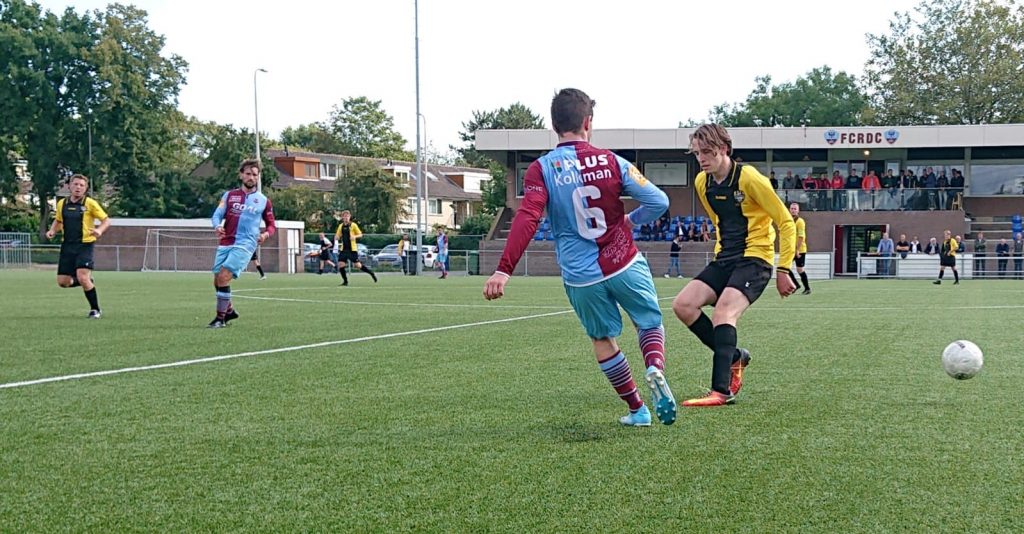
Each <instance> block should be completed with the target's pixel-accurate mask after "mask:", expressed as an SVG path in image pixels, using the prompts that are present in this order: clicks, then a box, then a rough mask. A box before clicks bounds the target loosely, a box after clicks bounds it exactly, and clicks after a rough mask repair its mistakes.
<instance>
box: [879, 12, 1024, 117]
mask: <svg viewBox="0 0 1024 534" xmlns="http://www.w3.org/2000/svg"><path fill="white" fill-rule="evenodd" d="M916 12H917V16H912V15H911V14H910V13H896V15H895V18H894V19H893V20H892V21H890V23H889V31H888V32H885V33H882V34H878V35H873V34H872V35H869V39H868V43H869V45H870V46H871V60H870V61H869V62H868V64H867V68H866V71H867V80H868V83H869V84H870V85H871V86H872V88H873V89H874V94H873V103H874V106H875V107H876V108H877V112H878V118H879V120H880V121H881V122H883V123H888V124H911V125H914V124H985V123H989V124H992V123H1011V122H1024V71H1022V70H1021V65H1022V64H1024V7H1021V6H1019V5H1017V3H1016V2H995V1H989V0H924V1H922V2H921V4H920V5H919V6H918V7H917V8H916Z"/></svg>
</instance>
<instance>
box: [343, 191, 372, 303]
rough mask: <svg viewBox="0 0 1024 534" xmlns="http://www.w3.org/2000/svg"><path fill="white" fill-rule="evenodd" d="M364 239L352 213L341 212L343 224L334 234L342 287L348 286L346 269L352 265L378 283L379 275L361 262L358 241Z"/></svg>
mask: <svg viewBox="0 0 1024 534" xmlns="http://www.w3.org/2000/svg"><path fill="white" fill-rule="evenodd" d="M360 237H363V231H362V230H360V229H359V225H358V224H356V223H355V222H353V221H352V212H350V211H348V210H345V211H343V212H341V224H339V225H338V229H337V230H336V231H335V232H334V251H335V252H336V253H337V255H338V272H339V273H341V280H342V282H341V285H343V286H347V285H348V273H347V272H345V267H346V266H347V265H348V264H349V263H352V265H353V266H354V267H356V268H358V269H359V270H360V271H363V272H364V273H366V274H368V275H370V277H372V278H373V281H374V282H376V281H377V275H376V274H373V271H371V270H370V268H369V267H367V266H365V265H363V264H362V262H360V261H359V249H358V248H357V247H356V240H357V239H359V238H360Z"/></svg>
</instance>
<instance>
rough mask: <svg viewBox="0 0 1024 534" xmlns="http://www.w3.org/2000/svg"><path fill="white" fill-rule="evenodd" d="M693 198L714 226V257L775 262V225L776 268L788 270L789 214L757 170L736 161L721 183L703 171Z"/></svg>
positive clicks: (790, 258)
mask: <svg viewBox="0 0 1024 534" xmlns="http://www.w3.org/2000/svg"><path fill="white" fill-rule="evenodd" d="M694 188H695V189H696V191H697V198H699V199H700V203H701V204H702V205H703V206H704V210H705V211H707V212H708V214H709V215H710V216H711V220H712V221H713V222H714V223H715V227H716V228H717V229H718V238H717V243H715V259H716V260H720V261H725V260H735V259H739V258H743V257H747V258H760V259H762V260H764V261H766V262H767V263H768V264H773V263H774V261H775V228H773V227H772V222H773V221H774V222H775V226H778V228H779V267H778V269H779V270H781V271H785V272H789V266H790V265H792V264H793V260H794V258H795V257H796V254H795V251H794V249H795V247H796V230H795V227H794V225H793V216H792V215H790V214H789V210H787V209H786V206H785V205H783V204H782V201H781V200H779V197H778V196H777V195H776V194H775V190H774V189H772V185H771V183H770V182H769V181H768V178H765V176H764V175H763V174H761V173H760V172H758V171H757V169H755V168H753V167H751V166H749V165H742V164H739V163H736V162H733V164H732V170H731V171H730V172H729V176H726V177H724V179H723V180H722V181H721V182H716V181H715V180H709V179H708V174H707V173H706V172H703V171H702V172H701V173H699V174H698V175H697V179H696V180H695V181H694Z"/></svg>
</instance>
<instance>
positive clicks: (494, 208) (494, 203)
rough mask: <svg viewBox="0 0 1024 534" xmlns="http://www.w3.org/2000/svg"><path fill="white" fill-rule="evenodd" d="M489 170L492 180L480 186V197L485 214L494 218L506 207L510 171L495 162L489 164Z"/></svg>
mask: <svg viewBox="0 0 1024 534" xmlns="http://www.w3.org/2000/svg"><path fill="white" fill-rule="evenodd" d="M487 170H488V172H490V173H491V179H490V180H488V181H486V182H483V183H481V184H480V196H481V198H482V200H483V208H482V209H483V212H484V213H486V214H487V215H490V216H494V215H497V214H498V212H499V211H501V210H502V208H504V207H505V203H506V202H505V198H506V197H507V196H508V180H507V179H506V178H505V176H506V173H507V172H508V171H507V170H505V167H504V166H503V165H501V164H499V163H497V162H495V161H494V160H491V161H490V162H489V163H488V166H487ZM463 226H465V225H463Z"/></svg>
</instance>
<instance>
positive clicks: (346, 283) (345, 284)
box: [338, 282, 348, 287]
mask: <svg viewBox="0 0 1024 534" xmlns="http://www.w3.org/2000/svg"><path fill="white" fill-rule="evenodd" d="M347 285H348V282H342V283H340V284H338V287H341V286H347Z"/></svg>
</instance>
